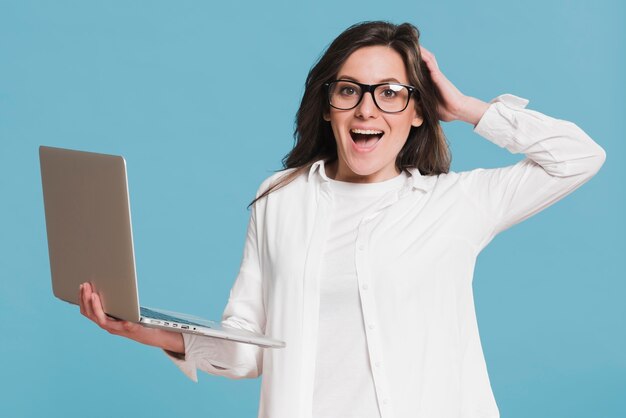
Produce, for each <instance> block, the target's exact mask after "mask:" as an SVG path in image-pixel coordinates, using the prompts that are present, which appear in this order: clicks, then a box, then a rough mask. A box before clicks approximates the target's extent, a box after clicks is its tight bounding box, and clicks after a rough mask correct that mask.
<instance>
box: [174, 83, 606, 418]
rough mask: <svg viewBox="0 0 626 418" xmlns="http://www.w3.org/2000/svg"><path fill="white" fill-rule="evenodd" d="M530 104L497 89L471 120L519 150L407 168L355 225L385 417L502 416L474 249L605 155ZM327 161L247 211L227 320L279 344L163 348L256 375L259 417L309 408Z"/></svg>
mask: <svg viewBox="0 0 626 418" xmlns="http://www.w3.org/2000/svg"><path fill="white" fill-rule="evenodd" d="M527 104H528V101H527V100H525V99H522V98H519V97H516V96H513V95H510V94H505V95H501V96H498V97H497V98H496V99H494V100H492V102H491V105H490V106H489V108H488V109H487V111H486V112H485V114H484V115H483V117H482V118H481V119H480V121H479V123H478V124H477V125H476V127H475V128H474V132H476V133H478V134H479V135H481V136H483V137H484V138H486V139H488V140H489V141H491V142H493V143H495V144H496V145H498V146H500V147H504V148H506V149H507V150H509V151H510V152H512V153H524V154H525V155H526V158H525V159H523V160H522V161H520V162H518V163H517V164H514V165H511V166H508V167H503V168H496V169H475V170H471V171H466V172H450V173H448V174H441V175H437V176H423V175H421V174H420V172H419V171H418V170H416V169H412V170H409V171H410V176H409V177H408V179H407V180H406V183H405V184H404V186H403V187H401V188H400V190H399V191H397V192H395V193H393V194H391V195H389V196H388V197H387V198H386V199H383V200H382V201H381V202H380V205H379V207H378V208H376V209H375V210H373V211H371V212H370V213H369V214H368V215H367V216H365V217H364V219H363V221H362V222H361V223H360V225H359V228H358V234H357V239H356V252H355V254H354V262H355V264H356V270H357V280H358V285H359V288H360V289H362V291H361V292H360V298H361V303H362V315H363V323H364V324H366V336H367V350H368V353H369V358H370V359H374V367H373V368H372V370H373V380H374V385H375V392H376V397H377V401H378V404H379V407H380V413H381V416H382V418H391V417H396V418H404V417H425V418H478V417H480V418H495V417H498V416H499V413H498V408H497V405H496V402H495V400H494V398H493V394H492V390H491V386H490V383H489V377H488V375H487V368H486V366H485V361H484V357H483V353H482V348H481V344H480V338H479V333H478V326H477V322H476V316H475V310H474V301H473V295H472V278H473V272H474V265H475V262H476V257H477V256H478V254H479V253H480V251H481V250H482V249H483V248H485V246H486V245H487V244H488V243H489V242H490V241H491V240H492V239H493V238H494V237H495V236H496V234H498V233H499V232H501V231H503V230H505V229H507V228H509V227H511V226H512V225H514V224H516V223H519V222H521V221H522V220H524V219H526V218H528V217H530V216H532V215H533V214H535V213H537V212H539V211H540V210H542V209H544V208H546V207H547V206H549V205H551V204H552V203H554V202H556V201H558V200H559V199H561V198H563V197H564V196H566V195H567V194H569V193H571V192H572V191H573V190H575V189H576V188H577V187H579V186H581V185H582V184H583V183H585V182H586V181H588V180H589V179H590V178H591V177H592V176H593V175H594V174H595V173H596V172H597V171H598V170H599V169H600V167H601V166H602V164H603V162H604V160H605V152H604V150H603V149H602V148H601V147H600V146H598V145H597V144H596V143H595V142H594V141H593V140H592V139H591V138H589V136H587V135H586V134H585V133H584V132H583V131H582V130H581V129H580V128H579V127H577V126H576V125H575V124H573V123H571V122H567V121H563V120H558V119H554V118H551V117H549V116H546V115H543V114H541V113H539V112H536V111H533V110H528V109H525V107H526V105H527ZM323 170H324V163H323V162H322V161H319V162H317V163H316V164H314V165H313V167H312V168H311V170H310V171H309V173H307V174H305V175H302V176H300V177H298V178H296V179H295V180H294V181H293V182H292V183H290V184H289V185H288V186H286V187H284V188H282V189H279V190H277V191H275V192H273V193H271V194H270V195H269V196H268V197H266V198H264V199H262V200H259V201H258V202H257V203H256V204H255V205H254V206H253V208H252V211H251V217H250V224H249V227H248V233H247V239H246V244H245V248H244V254H243V260H242V263H241V269H240V272H239V275H238V277H237V279H236V281H235V284H234V286H233V288H232V290H231V294H230V298H229V301H228V304H227V306H226V309H225V311H224V315H223V321H224V322H226V323H227V324H228V325H230V326H235V327H239V328H242V329H247V330H251V331H256V332H260V333H264V334H267V335H270V336H272V337H274V338H277V339H281V340H283V341H285V342H286V344H287V346H286V348H284V349H261V348H258V347H256V346H253V345H248V344H240V343H234V342H230V341H225V340H219V339H214V338H206V337H196V336H192V335H187V334H186V335H185V336H184V341H185V358H184V360H181V359H176V358H174V357H172V360H173V361H174V362H176V364H177V365H178V366H179V367H180V368H181V369H182V370H183V372H185V374H187V375H188V376H189V377H190V378H192V379H194V380H197V377H196V369H201V370H204V371H206V372H208V373H211V374H216V375H223V376H227V377H231V378H243V377H256V376H258V375H260V374H263V380H262V385H261V403H260V407H259V417H261V418H296V417H297V418H310V417H311V414H312V412H311V411H312V397H313V388H314V378H315V358H316V352H315V350H316V347H317V344H318V333H317V329H318V314H319V292H320V288H319V271H320V260H321V257H322V255H323V253H324V246H325V240H326V236H327V231H328V224H329V219H330V218H331V217H330V210H331V208H332V199H333V196H332V193H331V192H330V190H329V189H330V188H329V182H328V178H327V177H326V176H325V175H324V174H323V173H324V171H323ZM282 174H283V173H277V174H276V175H274V176H272V177H270V178H269V179H267V180H266V181H265V182H264V183H263V184H262V185H261V188H260V189H259V190H264V189H265V188H267V187H268V185H269V184H271V182H274V181H276V179H277V178H278V176H280V175H282ZM324 343H326V344H332V341H325V342H324ZM355 401H357V402H358V400H355Z"/></svg>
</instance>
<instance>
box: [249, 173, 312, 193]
mask: <svg viewBox="0 0 626 418" xmlns="http://www.w3.org/2000/svg"><path fill="white" fill-rule="evenodd" d="M296 170H297V169H296V168H287V169H284V170H280V171H277V172H275V173H273V174H272V175H270V176H269V177H267V178H265V180H263V181H262V182H261V185H260V186H259V188H258V189H257V194H256V197H259V196H261V195H262V194H263V193H265V192H266V191H268V190H270V189H271V188H272V187H275V186H278V185H280V183H281V182H282V181H287V180H288V178H289V175H291V174H293V173H294V172H295V171H296ZM299 177H302V176H299ZM294 180H295V179H294Z"/></svg>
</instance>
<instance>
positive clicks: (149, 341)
mask: <svg viewBox="0 0 626 418" xmlns="http://www.w3.org/2000/svg"><path fill="white" fill-rule="evenodd" d="M129 338H132V339H134V340H135V341H137V342H140V343H142V344H146V345H151V346H153V347H158V348H161V349H163V350H167V351H170V352H172V353H177V354H185V343H184V340H183V336H182V334H181V333H178V332H172V331H166V330H161V329H155V328H147V327H142V328H141V331H140V332H138V333H137V334H136V335H132V336H129Z"/></svg>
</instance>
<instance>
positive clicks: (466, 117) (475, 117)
mask: <svg viewBox="0 0 626 418" xmlns="http://www.w3.org/2000/svg"><path fill="white" fill-rule="evenodd" d="M487 109H489V103H486V102H483V101H482V100H480V99H477V98H475V97H471V96H465V97H464V99H463V101H462V105H461V108H460V109H459V111H458V113H457V119H458V120H461V121H463V122H467V123H471V124H472V125H474V126H476V125H477V124H478V122H479V121H480V119H481V118H482V117H483V115H484V114H485V112H486V111H487Z"/></svg>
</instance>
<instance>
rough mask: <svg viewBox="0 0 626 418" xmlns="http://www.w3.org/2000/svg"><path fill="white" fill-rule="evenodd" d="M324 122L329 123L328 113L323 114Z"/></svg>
mask: <svg viewBox="0 0 626 418" xmlns="http://www.w3.org/2000/svg"><path fill="white" fill-rule="evenodd" d="M324 120H325V121H326V122H330V113H328V112H324Z"/></svg>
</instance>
